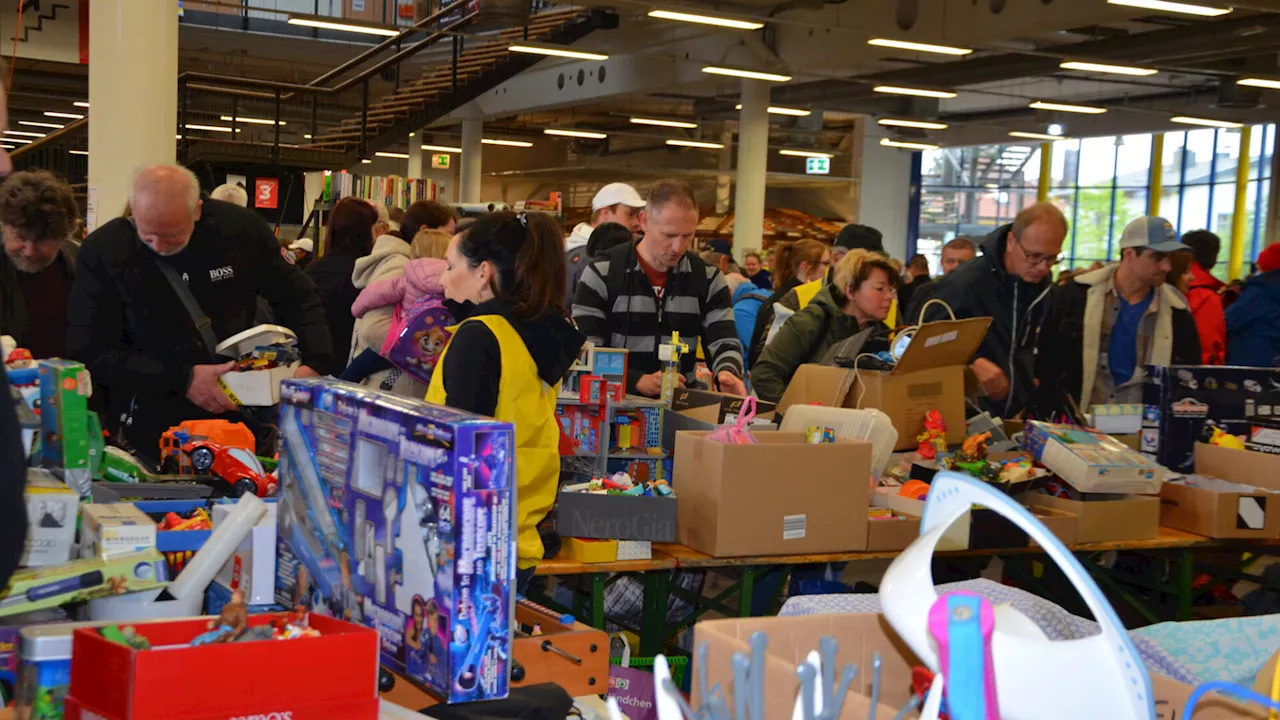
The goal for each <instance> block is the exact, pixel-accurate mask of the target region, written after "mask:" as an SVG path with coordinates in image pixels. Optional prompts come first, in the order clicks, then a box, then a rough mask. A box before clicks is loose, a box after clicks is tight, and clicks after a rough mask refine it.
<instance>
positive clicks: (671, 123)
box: [631, 117, 698, 129]
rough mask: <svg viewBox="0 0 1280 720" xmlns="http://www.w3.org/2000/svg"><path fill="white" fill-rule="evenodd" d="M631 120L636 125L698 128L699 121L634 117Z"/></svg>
mask: <svg viewBox="0 0 1280 720" xmlns="http://www.w3.org/2000/svg"><path fill="white" fill-rule="evenodd" d="M631 122H632V123H633V124H635V125H656V126H657V127H671V128H690V129H692V128H696V127H698V123H695V122H687V121H685V120H663V119H662V118H647V117H633V118H631Z"/></svg>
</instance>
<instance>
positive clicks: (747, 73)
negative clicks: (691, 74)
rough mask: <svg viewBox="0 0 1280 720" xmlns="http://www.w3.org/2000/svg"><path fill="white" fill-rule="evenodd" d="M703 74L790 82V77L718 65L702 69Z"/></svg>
mask: <svg viewBox="0 0 1280 720" xmlns="http://www.w3.org/2000/svg"><path fill="white" fill-rule="evenodd" d="M702 72H704V73H707V74H708V75H727V76H729V77H740V78H746V79H748V80H766V81H768V82H790V81H791V76H790V75H779V74H778V73H769V72H760V71H758V70H742V69H740V68H728V67H720V66H718V65H708V66H706V67H704V68H702Z"/></svg>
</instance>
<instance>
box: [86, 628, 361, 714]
mask: <svg viewBox="0 0 1280 720" xmlns="http://www.w3.org/2000/svg"><path fill="white" fill-rule="evenodd" d="M278 617H281V615H280V614H263V615H251V616H250V617H249V625H250V626H251V627H256V626H258V625H265V624H267V623H270V622H271V621H272V620H273V619H276V618H278ZM207 624H208V620H207V619H206V620H183V621H177V622H161V623H147V624H144V625H138V626H136V627H137V628H138V630H139V631H140V632H141V633H142V634H143V635H145V636H146V637H147V639H148V640H150V641H151V646H152V649H151V650H141V651H134V650H130V649H129V648H127V647H125V646H123V645H120V644H118V643H114V642H111V641H110V640H107V639H105V638H103V637H102V636H101V635H99V634H98V633H97V632H96V631H95V630H92V629H84V630H77V631H76V632H75V634H74V636H73V638H72V656H73V658H74V660H73V661H72V663H71V690H70V692H69V693H68V696H67V702H66V718H67V720H169V719H171V718H177V717H181V718H186V719H188V720H228V718H242V717H243V718H263V719H264V720H266V719H268V718H270V720H377V718H378V633H377V631H375V630H372V629H369V628H366V627H364V626H361V625H354V624H352V623H349V622H344V621H342V620H337V619H334V618H328V617H322V616H320V615H317V614H312V615H311V627H313V628H315V629H316V630H319V631H320V632H321V633H322V636H321V637H314V638H299V639H297V640H262V641H256V642H238V643H225V644H218V645H202V646H200V647H189V646H187V643H189V642H190V641H191V640H192V639H193V638H195V637H196V636H197V635H199V634H200V633H203V632H205V630H206V629H207Z"/></svg>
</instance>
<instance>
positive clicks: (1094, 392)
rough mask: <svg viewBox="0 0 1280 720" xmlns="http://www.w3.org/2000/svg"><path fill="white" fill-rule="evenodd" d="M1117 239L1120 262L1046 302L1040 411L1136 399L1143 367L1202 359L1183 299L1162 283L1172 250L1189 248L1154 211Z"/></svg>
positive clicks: (1039, 373)
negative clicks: (1118, 240)
mask: <svg viewBox="0 0 1280 720" xmlns="http://www.w3.org/2000/svg"><path fill="white" fill-rule="evenodd" d="M1119 246H1120V262H1118V263H1112V264H1111V265H1108V266H1106V267H1104V268H1099V269H1098V270H1094V271H1092V272H1087V273H1084V274H1083V275H1077V276H1076V277H1074V278H1072V279H1071V281H1070V282H1068V283H1067V284H1066V285H1064V286H1062V287H1059V288H1057V289H1055V290H1054V292H1053V295H1052V296H1051V297H1050V299H1049V301H1048V302H1047V303H1046V305H1047V307H1046V309H1045V317H1044V329H1043V331H1042V332H1041V334H1040V340H1039V346H1038V348H1037V351H1036V379H1037V380H1039V392H1038V401H1037V410H1038V412H1039V414H1040V415H1041V416H1048V415H1054V414H1058V413H1066V414H1068V415H1072V414H1074V412H1075V410H1076V409H1077V408H1078V409H1079V412H1081V413H1085V412H1088V410H1089V406H1090V405H1093V404H1113V403H1120V404H1128V403H1140V402H1142V385H1143V380H1144V378H1145V376H1146V375H1145V366H1147V365H1198V364H1199V363H1200V336H1199V333H1198V331H1197V330H1196V323H1195V319H1194V318H1192V316H1191V312H1190V311H1189V310H1188V309H1187V301H1186V298H1184V297H1183V296H1182V294H1181V293H1179V292H1177V291H1176V290H1174V289H1173V287H1171V286H1170V285H1167V284H1166V283H1165V279H1166V278H1167V276H1168V273H1169V270H1170V264H1169V254H1170V253H1174V252H1179V251H1187V252H1190V250H1191V248H1189V247H1187V246H1186V245H1183V244H1182V243H1180V242H1178V239H1177V234H1176V233H1175V231H1174V229H1173V225H1172V224H1170V223H1169V221H1167V220H1165V219H1164V218H1159V217H1141V218H1138V219H1137V220H1134V221H1133V222H1131V223H1129V224H1128V225H1127V226H1125V229H1124V233H1123V234H1122V235H1121V236H1120V242H1119ZM1068 397H1069V398H1070V401H1068V400H1067V398H1068ZM1073 404H1074V407H1073Z"/></svg>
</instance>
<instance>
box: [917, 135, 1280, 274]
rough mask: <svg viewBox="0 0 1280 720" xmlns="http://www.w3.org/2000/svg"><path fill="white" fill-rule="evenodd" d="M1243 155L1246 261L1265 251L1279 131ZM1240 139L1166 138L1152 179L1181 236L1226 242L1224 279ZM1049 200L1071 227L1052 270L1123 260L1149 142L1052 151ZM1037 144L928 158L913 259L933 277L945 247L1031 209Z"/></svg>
mask: <svg viewBox="0 0 1280 720" xmlns="http://www.w3.org/2000/svg"><path fill="white" fill-rule="evenodd" d="M1251 133H1252V137H1251V138H1250V142H1249V147H1248V148H1247V152H1248V153H1249V159H1250V167H1249V185H1248V189H1247V193H1246V208H1247V210H1246V212H1247V213H1248V214H1247V216H1246V218H1245V220H1244V233H1245V255H1246V258H1247V259H1248V260H1250V261H1251V260H1253V259H1254V258H1256V257H1257V254H1258V252H1260V251H1261V250H1262V245H1263V243H1264V242H1265V237H1266V227H1265V217H1266V211H1267V208H1266V203H1267V199H1268V197H1269V193H1270V187H1271V154H1272V149H1273V147H1274V145H1275V133H1276V126H1274V125H1258V126H1255V127H1254V128H1253V129H1252V131H1251ZM1240 141H1241V131H1240V130H1228V129H1221V130H1216V129H1212V128H1204V129H1196V130H1189V131H1186V132H1173V133H1166V134H1165V139H1164V150H1163V153H1162V156H1161V158H1160V159H1159V161H1158V162H1159V163H1160V166H1159V168H1158V169H1157V170H1156V172H1159V173H1160V174H1161V179H1162V181H1163V183H1162V184H1163V188H1162V191H1161V193H1160V199H1159V209H1158V212H1159V214H1160V215H1161V216H1163V217H1165V218H1167V219H1168V220H1169V221H1170V222H1171V223H1173V224H1174V225H1175V226H1177V229H1178V232H1179V233H1184V232H1187V231H1189V230H1197V229H1205V228H1207V229H1209V230H1212V231H1213V232H1215V233H1217V234H1218V235H1219V236H1220V237H1221V238H1222V239H1223V252H1222V254H1221V256H1220V258H1219V264H1218V266H1217V268H1215V273H1216V274H1218V275H1219V276H1221V277H1224V278H1225V276H1226V273H1227V255H1228V252H1229V250H1228V248H1229V246H1230V241H1231V236H1232V232H1233V227H1234V219H1235V194H1236V169H1237V165H1238V163H1239V159H1240V155H1241V151H1242V148H1241V147H1240V145H1241V142H1240ZM1051 152H1052V163H1051V167H1050V177H1049V183H1048V185H1049V200H1050V201H1051V202H1053V203H1054V204H1056V205H1057V206H1058V207H1059V208H1061V209H1062V212H1063V213H1064V214H1065V215H1066V216H1067V220H1068V222H1069V223H1070V224H1071V233H1070V235H1068V237H1067V240H1066V242H1065V243H1064V244H1063V262H1062V263H1061V264H1060V265H1059V266H1058V267H1057V268H1055V270H1064V269H1067V268H1075V267H1087V266H1089V265H1091V264H1093V263H1095V262H1111V261H1113V260H1115V259H1117V258H1118V257H1119V251H1118V249H1117V247H1116V246H1117V243H1118V241H1119V238H1120V234H1121V232H1123V230H1124V226H1125V225H1126V224H1127V223H1128V222H1129V221H1130V220H1133V219H1134V218H1137V217H1140V216H1142V215H1145V214H1147V211H1148V207H1149V204H1150V199H1149V198H1148V190H1149V187H1150V184H1151V174H1152V168H1151V160H1152V136H1151V135H1123V136H1116V137H1101V138H1087V139H1083V140H1062V141H1058V142H1055V143H1053V144H1052V146H1051ZM1040 170H1041V164H1040V146H1039V145H1031V146H1027V145H984V146H978V147H968V148H945V149H941V150H936V151H929V152H925V153H924V155H923V158H922V163H921V202H920V226H919V227H920V230H919V237H918V238H917V239H916V245H915V252H918V253H921V254H924V255H925V256H926V257H928V258H929V263H930V267H931V269H933V270H934V272H935V273H936V272H937V267H938V259H939V256H940V254H941V248H942V245H943V244H945V243H946V242H947V241H949V240H951V239H952V238H955V237H957V236H961V235H963V236H968V237H971V238H973V239H974V240H975V241H976V240H978V239H980V238H981V236H984V235H986V234H988V233H990V232H991V231H992V230H994V229H995V228H996V227H997V226H999V225H1001V224H1004V223H1007V222H1009V221H1011V220H1012V219H1013V217H1014V216H1015V215H1016V214H1017V213H1018V211H1019V210H1021V209H1022V208H1024V207H1026V206H1028V205H1030V204H1032V203H1034V202H1035V200H1036V195H1037V189H1038V186H1039V181H1040Z"/></svg>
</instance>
